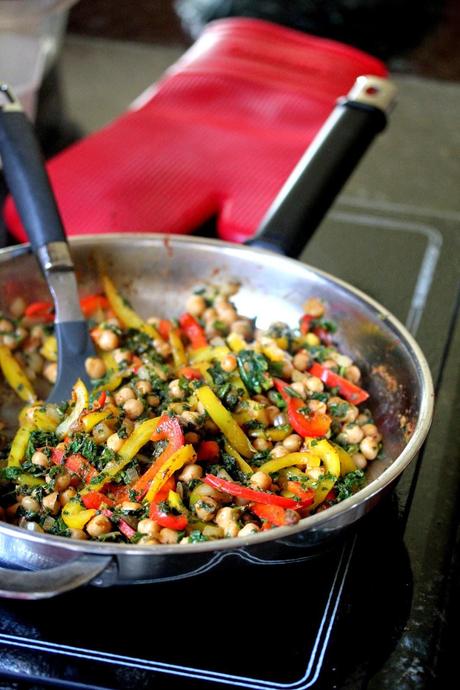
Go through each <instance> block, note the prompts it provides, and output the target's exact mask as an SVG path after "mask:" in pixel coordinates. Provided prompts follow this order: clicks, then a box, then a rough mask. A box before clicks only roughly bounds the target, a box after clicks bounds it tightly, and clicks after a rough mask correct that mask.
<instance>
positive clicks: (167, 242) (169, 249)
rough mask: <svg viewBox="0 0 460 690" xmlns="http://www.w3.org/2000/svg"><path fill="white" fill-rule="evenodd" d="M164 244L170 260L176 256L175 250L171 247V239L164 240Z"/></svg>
mask: <svg viewBox="0 0 460 690" xmlns="http://www.w3.org/2000/svg"><path fill="white" fill-rule="evenodd" d="M163 244H164V248H165V250H166V254H167V255H168V257H169V258H170V259H172V257H173V255H174V250H173V248H172V245H171V238H170V237H168V236H166V237H164V238H163Z"/></svg>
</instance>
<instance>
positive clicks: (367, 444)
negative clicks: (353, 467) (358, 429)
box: [359, 436, 379, 460]
mask: <svg viewBox="0 0 460 690" xmlns="http://www.w3.org/2000/svg"><path fill="white" fill-rule="evenodd" d="M359 450H360V451H361V453H362V454H363V455H364V457H365V458H366V460H375V458H376V457H377V455H378V452H379V442H378V441H377V439H375V438H373V437H372V436H365V437H364V438H363V440H362V441H361V443H360V444H359Z"/></svg>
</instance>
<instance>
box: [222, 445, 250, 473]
mask: <svg viewBox="0 0 460 690" xmlns="http://www.w3.org/2000/svg"><path fill="white" fill-rule="evenodd" d="M224 448H225V450H226V451H227V453H228V454H229V455H231V456H232V458H233V459H234V460H235V461H236V464H237V465H238V467H239V468H240V470H241V471H242V472H243V473H244V474H246V475H251V474H254V470H253V469H252V467H251V465H249V464H248V463H247V462H246V460H245V459H244V458H242V457H241V455H240V454H239V453H238V451H237V450H235V449H234V448H232V446H231V445H230V444H229V442H228V441H225V445H224Z"/></svg>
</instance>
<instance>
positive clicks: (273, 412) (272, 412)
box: [265, 405, 280, 424]
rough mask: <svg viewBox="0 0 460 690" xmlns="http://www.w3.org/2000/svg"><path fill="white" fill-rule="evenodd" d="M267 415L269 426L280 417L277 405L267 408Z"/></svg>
mask: <svg viewBox="0 0 460 690" xmlns="http://www.w3.org/2000/svg"><path fill="white" fill-rule="evenodd" d="M265 413H266V415H267V421H268V423H269V424H273V423H274V421H275V419H276V418H277V416H278V415H279V413H280V411H279V409H278V408H277V407H276V405H269V406H268V407H267V408H265Z"/></svg>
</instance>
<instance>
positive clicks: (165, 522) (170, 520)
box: [149, 494, 188, 531]
mask: <svg viewBox="0 0 460 690" xmlns="http://www.w3.org/2000/svg"><path fill="white" fill-rule="evenodd" d="M157 496H158V494H157ZM157 496H156V497H155V498H157ZM149 517H150V519H151V520H155V522H157V523H158V524H159V525H160V527H168V528H169V529H175V530H178V531H180V530H183V529H185V528H186V526H187V524H188V520H187V517H186V516H185V515H170V514H169V513H166V512H165V511H164V510H162V508H161V502H157V501H156V500H155V501H154V502H153V503H151V504H150V510H149Z"/></svg>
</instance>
